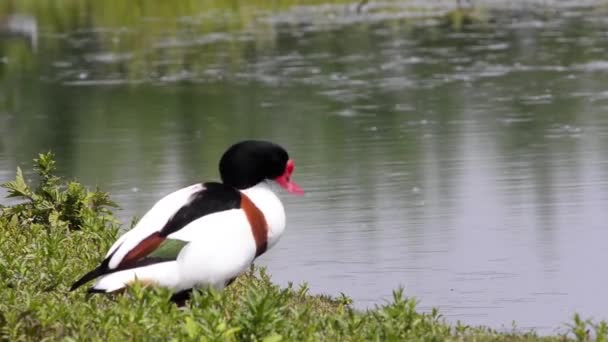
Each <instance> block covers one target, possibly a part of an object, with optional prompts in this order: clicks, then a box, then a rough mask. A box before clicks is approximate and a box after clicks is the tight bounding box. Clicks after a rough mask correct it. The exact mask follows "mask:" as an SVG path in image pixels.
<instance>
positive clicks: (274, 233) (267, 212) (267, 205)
mask: <svg viewBox="0 0 608 342" xmlns="http://www.w3.org/2000/svg"><path fill="white" fill-rule="evenodd" d="M271 183H273V182H272V181H263V182H260V183H258V184H257V185H255V186H252V187H251V188H248V189H245V190H241V191H242V192H243V193H244V194H245V195H247V197H249V198H250V199H251V201H252V202H253V203H254V204H255V205H256V207H258V209H260V211H261V212H262V213H263V214H264V218H265V219H266V223H267V224H268V248H269V249H270V248H271V247H272V246H273V245H274V244H276V243H277V241H278V240H279V238H280V237H281V235H282V234H283V231H284V230H285V209H284V208H283V203H281V200H280V199H279V197H278V196H277V195H276V193H275V191H274V189H273V188H277V187H274V186H273V185H272V184H271Z"/></svg>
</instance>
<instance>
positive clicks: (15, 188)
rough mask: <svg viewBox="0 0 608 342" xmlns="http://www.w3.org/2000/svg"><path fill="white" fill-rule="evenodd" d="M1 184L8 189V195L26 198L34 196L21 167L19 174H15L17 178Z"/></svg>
mask: <svg viewBox="0 0 608 342" xmlns="http://www.w3.org/2000/svg"><path fill="white" fill-rule="evenodd" d="M1 186H2V187H3V188H5V189H8V195H7V196H6V197H23V198H25V199H31V198H32V192H31V190H30V188H29V186H28V185H27V183H26V182H25V179H24V177H23V171H21V168H20V167H17V175H16V176H15V180H14V181H12V182H7V183H4V184H2V185H1Z"/></svg>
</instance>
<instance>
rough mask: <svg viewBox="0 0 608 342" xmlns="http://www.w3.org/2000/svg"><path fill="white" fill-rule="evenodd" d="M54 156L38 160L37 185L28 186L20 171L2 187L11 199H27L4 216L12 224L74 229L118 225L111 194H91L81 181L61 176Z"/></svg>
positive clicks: (36, 168) (36, 169)
mask: <svg viewBox="0 0 608 342" xmlns="http://www.w3.org/2000/svg"><path fill="white" fill-rule="evenodd" d="M53 157H54V155H53V153H51V152H48V153H44V154H39V155H38V158H36V159H34V171H35V172H36V173H37V175H38V178H39V181H38V183H37V184H35V185H30V184H28V183H27V182H26V180H25V177H24V176H23V171H21V168H17V175H16V177H15V180H14V181H11V182H7V183H4V184H2V185H0V186H2V187H3V188H6V189H7V190H8V196H7V197H9V198H11V197H12V198H18V199H21V200H23V202H22V203H19V204H17V205H14V206H12V207H7V208H3V209H2V216H3V217H4V218H5V219H7V220H9V222H11V223H12V224H19V225H22V226H27V225H29V224H42V225H52V226H66V227H68V228H69V229H71V230H77V229H82V227H83V226H84V225H88V226H95V227H101V228H105V227H106V225H107V224H112V223H114V219H113V216H112V211H111V210H110V208H118V205H117V204H116V203H114V202H113V201H111V200H110V198H109V195H108V193H106V192H102V191H100V190H99V189H96V190H95V191H89V190H87V189H86V188H85V187H84V186H83V185H82V184H80V183H78V182H74V181H65V180H63V179H62V178H61V177H58V176H57V175H55V170H56V166H55V160H54V159H53Z"/></svg>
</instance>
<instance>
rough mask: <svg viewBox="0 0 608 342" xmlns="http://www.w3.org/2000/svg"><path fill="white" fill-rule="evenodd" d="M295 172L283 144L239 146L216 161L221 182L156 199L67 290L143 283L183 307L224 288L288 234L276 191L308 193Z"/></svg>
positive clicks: (251, 142) (118, 288)
mask: <svg viewBox="0 0 608 342" xmlns="http://www.w3.org/2000/svg"><path fill="white" fill-rule="evenodd" d="M294 168H295V164H294V161H293V160H292V159H290V158H289V154H288V153H287V151H286V150H285V149H284V148H283V147H281V146H280V145H278V144H275V143H273V142H269V141H262V140H245V141H241V142H237V143H235V144H234V145H232V146H230V147H229V148H228V149H227V150H226V151H225V152H224V154H223V155H222V157H221V159H220V161H219V171H220V178H221V182H205V183H198V184H194V185H190V186H188V187H185V188H182V189H179V190H177V191H174V192H172V193H170V194H168V195H166V196H164V197H163V198H161V199H160V200H158V201H157V202H156V203H155V204H154V205H153V206H152V208H150V210H148V212H146V213H145V214H144V215H143V216H142V218H141V219H140V220H139V221H138V222H137V224H136V225H135V226H134V227H133V229H131V230H129V231H127V232H126V233H124V234H123V235H122V236H120V237H119V238H118V239H117V240H116V242H114V244H113V245H112V246H111V247H110V249H109V250H108V251H107V254H106V256H105V258H104V259H103V260H102V261H101V262H100V264H99V265H98V266H97V267H96V268H94V269H92V270H91V271H89V272H88V273H86V274H85V275H83V276H82V277H81V278H80V279H78V280H77V281H76V282H74V284H73V285H72V286H71V287H70V291H74V290H76V289H78V288H79V287H81V286H82V285H84V284H86V283H88V282H89V281H92V280H94V279H97V280H96V282H95V283H94V284H93V285H92V286H91V287H90V288H89V289H88V292H89V293H115V292H119V291H121V290H124V289H125V288H126V287H127V286H129V285H130V284H132V283H134V282H141V283H144V284H154V285H157V286H161V287H166V288H169V289H170V290H171V291H172V292H173V295H172V297H171V301H173V302H175V303H178V304H183V303H184V302H185V301H186V300H188V299H189V298H190V294H191V292H192V291H193V290H194V289H198V288H204V287H213V288H215V289H217V290H221V289H223V288H225V287H226V286H228V285H230V284H231V283H232V282H233V281H234V280H235V279H236V277H237V276H238V275H239V274H241V273H243V272H245V271H246V270H247V269H248V268H249V267H250V265H251V264H252V263H253V261H254V260H255V259H256V258H257V257H259V256H260V255H262V254H264V253H265V252H266V251H268V250H269V249H270V248H272V247H273V246H275V245H276V243H277V242H278V241H279V239H280V237H281V236H282V235H283V232H284V230H285V225H286V217H285V209H284V207H283V204H282V202H281V200H280V199H279V197H278V196H277V192H278V191H279V190H281V189H282V190H286V191H287V192H288V193H290V194H294V195H302V194H303V193H304V191H303V190H302V188H300V186H298V185H297V184H296V183H295V182H293V181H292V179H291V176H292V173H293V171H294Z"/></svg>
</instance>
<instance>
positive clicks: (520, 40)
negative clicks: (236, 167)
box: [0, 2, 608, 333]
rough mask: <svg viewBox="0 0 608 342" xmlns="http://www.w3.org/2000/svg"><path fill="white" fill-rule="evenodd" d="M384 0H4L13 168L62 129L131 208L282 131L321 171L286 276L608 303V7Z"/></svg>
mask: <svg viewBox="0 0 608 342" xmlns="http://www.w3.org/2000/svg"><path fill="white" fill-rule="evenodd" d="M60 3H61V2H60ZM70 3H72V2H70ZM73 3H78V2H73ZM33 6H36V5H33ZM40 6H43V5H40ZM65 6H66V7H69V6H68V5H65ZM92 6H93V7H94V6H95V5H92ZM99 6H103V5H99ZM370 6H372V7H371V8H370V9H369V10H368V12H363V13H360V14H357V13H352V8H350V7H343V6H342V7H341V6H335V7H331V6H329V7H327V6H325V7H323V6H320V7H299V8H296V9H286V10H280V11H277V12H264V11H262V12H261V13H260V14H255V15H250V16H246V15H244V14H242V13H241V12H238V13H241V14H242V15H241V16H239V15H238V13H237V14H234V13H232V12H231V10H219V9H214V10H210V11H202V10H200V11H199V12H194V13H190V14H189V15H187V14H184V13H181V12H179V11H180V10H176V11H177V13H173V12H171V13H169V14H166V15H165V14H164V12H163V11H164V9H162V8H160V9H155V8H153V9H145V10H142V11H139V12H137V13H138V14H137V16H135V17H131V16H124V17H122V16H120V15H116V16H111V15H109V14H108V15H103V13H104V12H103V11H96V9H95V8H89V7H87V6H82V7H78V6H76V5H74V7H75V8H68V9H63V11H59V12H57V13H55V12H52V11H50V12H49V11H47V10H48V9H40V10H39V11H38V10H32V11H31V12H27V11H26V9H22V10H21V11H20V12H17V11H16V10H14V9H13V10H11V11H12V12H11V11H5V12H0V13H4V16H5V17H4V19H0V23H2V24H0V28H3V29H4V34H3V35H2V36H0V181H7V180H9V179H11V178H12V177H13V175H14V170H15V168H16V167H17V166H22V167H24V168H27V169H31V168H30V165H31V159H32V158H33V157H35V155H36V153H38V152H42V151H46V150H49V149H50V150H52V151H54V152H55V153H56V155H57V159H58V165H59V168H60V172H61V174H63V175H65V176H67V177H70V178H76V179H78V180H80V181H81V182H83V183H85V184H87V185H89V186H91V187H93V186H95V185H99V186H100V187H101V188H102V189H104V190H106V191H109V192H110V193H111V194H112V196H113V198H114V199H115V200H116V201H117V202H118V203H119V204H120V205H121V206H122V210H121V211H120V212H119V213H118V215H119V217H120V218H121V220H122V221H123V222H124V223H125V225H128V223H129V222H130V220H131V218H132V217H133V216H141V215H143V214H144V213H145V211H146V210H147V209H148V208H149V207H150V206H151V205H152V204H153V203H154V202H155V201H156V200H157V199H159V198H160V197H161V196H162V195H164V194H166V193H168V192H171V191H172V190H175V189H177V188H180V187H183V186H186V185H189V184H192V183H195V182H200V181H205V180H213V179H217V160H218V159H219V157H220V155H221V153H222V152H223V150H224V149H225V148H226V147H227V146H229V145H230V144H231V143H233V142H235V141H237V140H241V139H245V138H263V139H270V140H273V141H276V142H279V143H281V144H283V145H284V146H286V147H287V148H288V150H289V151H290V154H291V157H292V158H293V159H294V160H295V162H296V171H295V173H294V179H295V180H296V181H297V182H298V183H299V184H300V185H301V186H302V187H303V188H304V189H305V190H306V195H305V196H304V197H291V196H288V195H284V196H283V198H284V202H285V205H286V209H287V216H288V228H287V231H286V234H285V235H284V237H283V239H282V241H281V242H280V243H279V244H278V245H277V246H276V247H275V248H274V249H273V250H272V251H270V252H269V253H267V254H266V255H264V256H263V257H261V258H260V259H259V263H260V264H263V265H267V266H268V268H269V271H270V273H271V274H272V276H273V279H274V280H275V281H276V282H278V283H280V284H286V283H287V282H288V281H293V282H294V283H300V282H308V284H309V286H310V288H311V292H313V293H329V294H333V295H337V294H340V293H341V292H343V293H345V294H347V295H349V296H351V297H352V298H353V299H354V300H355V304H356V306H357V307H360V308H366V307H373V305H375V304H381V303H383V302H384V301H385V300H389V299H390V296H391V291H392V290H393V289H395V288H397V287H399V286H402V287H405V289H406V290H405V293H406V294H407V295H408V296H415V297H416V298H418V299H419V300H420V305H421V308H422V309H424V310H428V309H430V308H431V307H438V308H440V310H441V312H442V313H443V314H444V315H445V317H446V318H447V319H448V321H451V322H455V321H456V320H461V321H463V322H465V323H467V324H473V325H477V324H484V325H488V326H491V327H495V328H499V329H500V328H507V329H508V328H510V327H511V322H512V321H516V323H517V326H518V327H520V328H525V329H527V328H535V329H537V330H539V331H541V332H543V333H551V332H553V331H554V329H555V328H557V327H561V328H563V327H564V325H563V324H564V323H565V322H567V321H569V320H570V318H571V316H572V314H573V313H574V312H579V313H581V314H582V315H583V316H584V317H593V318H595V319H608V312H607V311H606V303H608V292H607V291H606V290H605V284H606V283H607V282H608V273H607V272H606V271H605V268H606V267H605V263H606V260H608V244H607V243H606V241H608V229H607V227H606V222H608V210H607V209H608V159H607V154H606V153H607V151H608V20H607V19H606V16H605V15H606V12H607V10H606V8H605V7H592V8H577V7H569V6H566V7H565V8H562V9H558V10H543V9H541V10H538V9H537V12H530V11H529V10H525V9H524V10H521V9H516V10H513V11H508V12H507V11H505V12H499V13H497V16H496V20H494V21H491V22H490V23H485V24H474V25H471V26H466V27H464V28H461V29H455V28H453V27H450V26H445V25H441V24H438V23H437V21H436V20H420V21H412V20H411V18H409V17H408V15H406V14H403V13H405V12H407V11H405V12H399V11H397V12H390V13H383V12H382V11H381V10H379V9H377V8H374V7H373V2H372V4H370ZM115 10H116V11H120V10H121V9H115ZM155 10H156V12H155ZM195 10H196V9H195ZM237 10H238V9H237ZM184 11H185V10H184ZM189 11H192V10H189ZM349 11H351V12H349ZM134 12H136V11H134ZM100 13H102V14H100ZM399 13H402V14H403V15H401V16H400V15H399ZM534 13H537V14H534ZM172 15H173V16H172ZM332 16H333V17H332ZM1 194H5V193H1ZM2 203H6V201H5V200H2Z"/></svg>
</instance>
